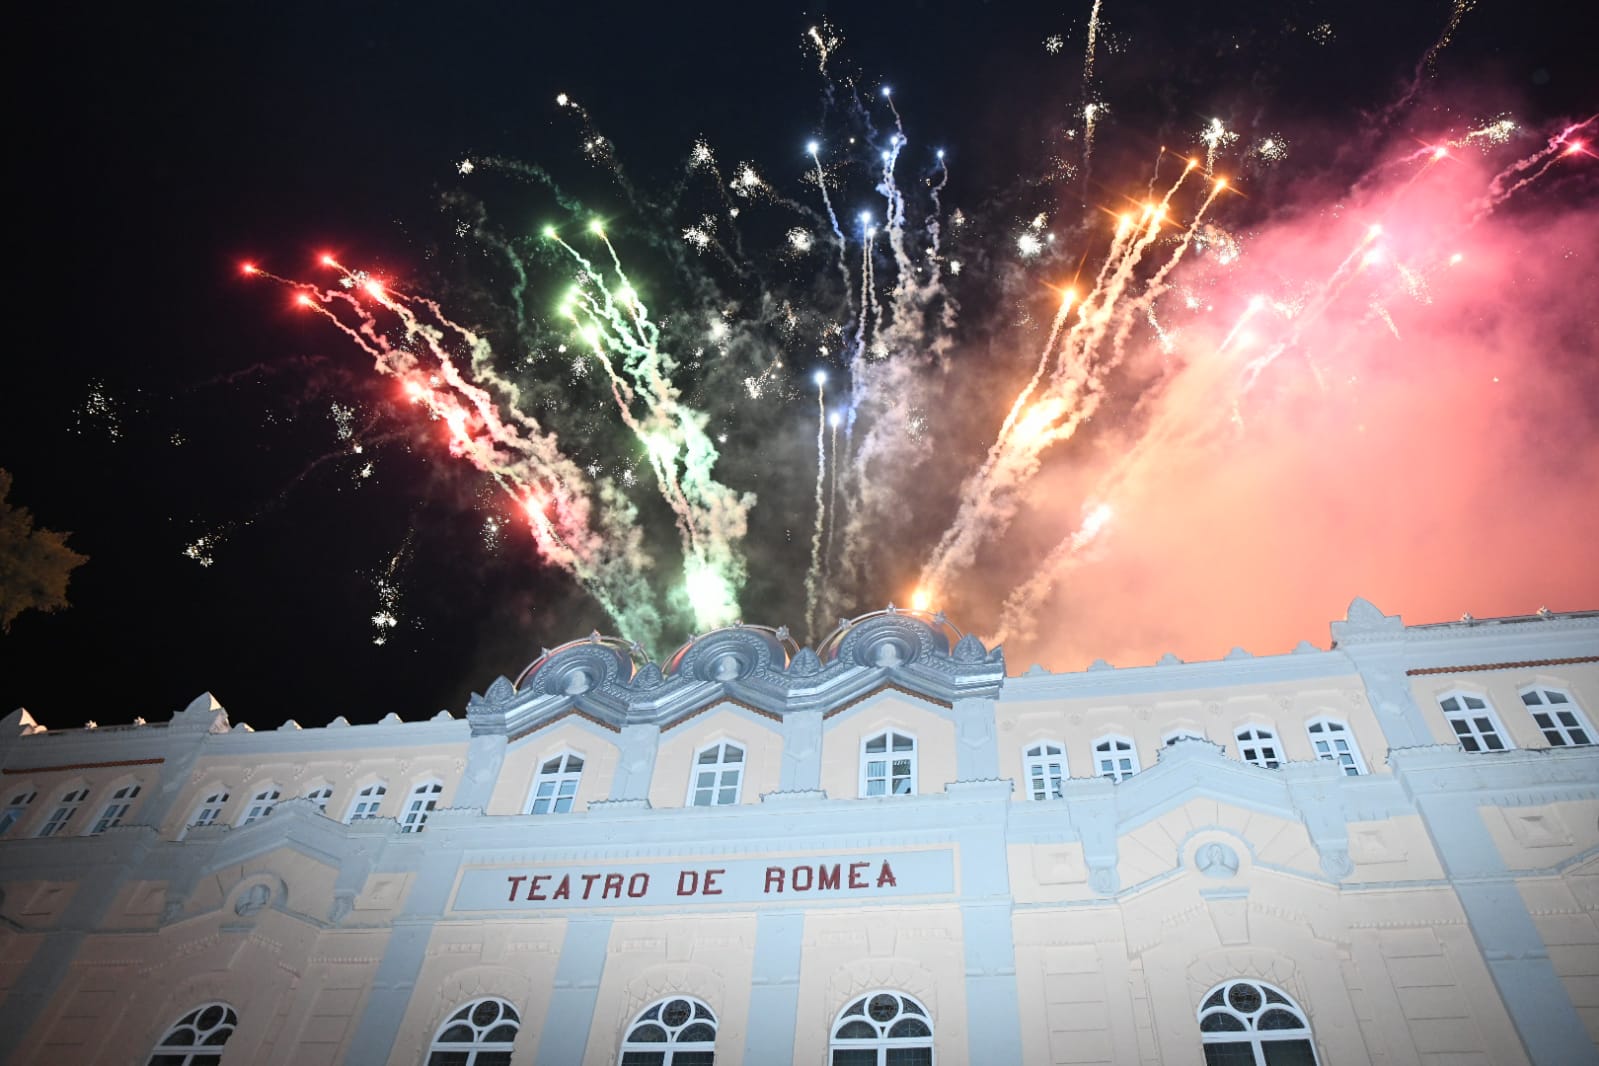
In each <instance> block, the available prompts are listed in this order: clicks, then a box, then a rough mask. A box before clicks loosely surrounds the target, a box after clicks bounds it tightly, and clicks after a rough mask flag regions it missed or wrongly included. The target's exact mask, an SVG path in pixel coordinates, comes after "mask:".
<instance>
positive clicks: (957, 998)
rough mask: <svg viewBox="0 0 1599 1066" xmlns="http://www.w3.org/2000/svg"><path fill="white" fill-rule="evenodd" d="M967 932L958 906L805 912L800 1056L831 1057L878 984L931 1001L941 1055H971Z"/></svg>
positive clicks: (948, 1059)
mask: <svg viewBox="0 0 1599 1066" xmlns="http://www.w3.org/2000/svg"><path fill="white" fill-rule="evenodd" d="M961 935H962V934H961V917H960V910H959V908H957V907H953V906H928V907H917V908H897V907H873V908H860V909H854V908H852V909H849V910H826V911H823V910H813V911H811V912H810V913H809V914H807V915H806V916H805V932H804V958H803V961H802V962H801V965H800V991H799V1009H798V1016H797V1021H796V1025H795V1035H794V1062H795V1063H823V1062H826V1061H827V1043H828V1038H829V1035H830V1034H831V1032H832V1027H833V1022H834V1021H835V1020H836V1019H837V1018H838V1014H839V1012H840V1011H842V1010H843V1009H844V1008H845V1007H847V1006H849V1004H850V1003H851V1002H853V1001H854V1000H855V999H856V998H857V997H858V996H860V995H862V994H864V993H866V992H870V991H873V990H876V989H890V990H892V991H896V992H905V993H909V994H910V995H912V996H914V997H916V998H917V999H919V1000H920V1001H921V1002H922V1003H923V1004H925V1005H926V1006H927V1009H928V1014H929V1015H930V1016H931V1018H932V1022H933V1041H934V1053H935V1057H936V1059H937V1061H939V1062H944V1063H961V1062H968V1061H970V1058H971V1055H970V1047H969V1042H968V1033H967V1020H966V976H965V953H964V948H963V947H962V942H961ZM717 1061H718V1062H720V1061H721V1060H720V1057H718V1060H717ZM596 1066H597V1064H596ZM750 1066H755V1064H753V1063H752V1064H750Z"/></svg>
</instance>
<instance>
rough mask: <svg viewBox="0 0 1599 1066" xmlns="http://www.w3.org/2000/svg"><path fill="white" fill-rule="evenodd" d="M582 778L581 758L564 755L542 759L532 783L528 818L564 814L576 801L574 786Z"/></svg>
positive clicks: (568, 754) (568, 811) (569, 753)
mask: <svg viewBox="0 0 1599 1066" xmlns="http://www.w3.org/2000/svg"><path fill="white" fill-rule="evenodd" d="M582 778H583V757H582V756H581V755H574V754H572V753H571V752H567V753H566V754H564V755H557V756H556V757H555V758H553V759H546V760H545V761H544V765H543V766H540V767H539V775H538V776H537V777H535V778H534V779H533V796H532V798H531V800H530V801H529V802H528V813H529V814H568V813H570V812H571V810H572V803H573V801H574V800H575V799H576V798H577V786H578V782H579V781H581V780H582Z"/></svg>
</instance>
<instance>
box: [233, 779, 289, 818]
mask: <svg viewBox="0 0 1599 1066" xmlns="http://www.w3.org/2000/svg"><path fill="white" fill-rule="evenodd" d="M282 798H283V792H282V790H281V789H279V788H278V786H277V785H268V786H267V787H266V788H263V789H262V790H261V791H260V792H257V793H256V794H255V795H253V796H251V797H250V802H249V804H248V805H246V806H245V808H244V814H243V815H242V816H241V817H240V818H239V825H241V826H245V825H249V824H250V823H252V822H259V821H260V820H261V819H263V818H265V817H266V816H267V815H269V814H271V813H272V808H273V807H276V806H277V805H278V800H280V799H282Z"/></svg>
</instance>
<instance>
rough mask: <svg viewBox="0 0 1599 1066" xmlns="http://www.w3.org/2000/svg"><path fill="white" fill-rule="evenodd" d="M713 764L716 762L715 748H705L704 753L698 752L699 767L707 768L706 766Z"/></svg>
mask: <svg viewBox="0 0 1599 1066" xmlns="http://www.w3.org/2000/svg"><path fill="white" fill-rule="evenodd" d="M714 762H716V749H715V748H707V749H705V750H704V751H702V752H700V765H701V766H707V765H710V764H711V763H714Z"/></svg>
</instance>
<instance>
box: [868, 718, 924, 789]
mask: <svg viewBox="0 0 1599 1066" xmlns="http://www.w3.org/2000/svg"><path fill="white" fill-rule="evenodd" d="M915 793H916V738H915V737H913V736H911V735H910V734H909V733H901V732H900V731H899V730H897V729H890V730H887V731H885V732H882V733H879V734H877V735H876V736H874V737H868V738H867V739H866V740H864V741H862V742H861V795H863V796H911V795H915Z"/></svg>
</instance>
